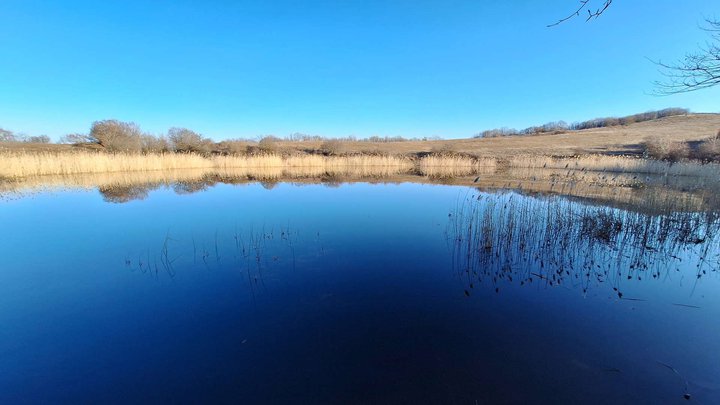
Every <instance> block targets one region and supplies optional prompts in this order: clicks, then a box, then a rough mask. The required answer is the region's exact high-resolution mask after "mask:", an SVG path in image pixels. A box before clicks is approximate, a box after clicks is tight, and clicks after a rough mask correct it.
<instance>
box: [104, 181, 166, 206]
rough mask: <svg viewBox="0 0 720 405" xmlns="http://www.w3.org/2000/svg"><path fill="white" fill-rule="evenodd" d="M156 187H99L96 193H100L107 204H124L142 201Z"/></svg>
mask: <svg viewBox="0 0 720 405" xmlns="http://www.w3.org/2000/svg"><path fill="white" fill-rule="evenodd" d="M157 187H158V186H157V185H153V186H148V185H137V186H114V187H99V188H98V191H100V194H101V195H102V197H103V200H105V201H107V202H111V203H126V202H129V201H133V200H144V199H145V198H147V196H148V193H149V192H150V190H153V189H155V188H157Z"/></svg>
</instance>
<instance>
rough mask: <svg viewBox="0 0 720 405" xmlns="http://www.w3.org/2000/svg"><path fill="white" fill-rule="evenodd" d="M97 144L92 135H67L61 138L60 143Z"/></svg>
mask: <svg viewBox="0 0 720 405" xmlns="http://www.w3.org/2000/svg"><path fill="white" fill-rule="evenodd" d="M91 142H96V141H95V139H93V138H92V137H91V136H90V135H86V134H67V135H63V136H62V137H60V140H59V141H58V143H69V144H73V145H76V144H80V143H91Z"/></svg>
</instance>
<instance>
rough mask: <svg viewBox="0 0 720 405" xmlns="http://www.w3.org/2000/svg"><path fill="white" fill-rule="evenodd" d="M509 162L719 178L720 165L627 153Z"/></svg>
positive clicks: (509, 162) (520, 158)
mask: <svg viewBox="0 0 720 405" xmlns="http://www.w3.org/2000/svg"><path fill="white" fill-rule="evenodd" d="M506 163H507V165H508V166H509V167H513V168H529V169H536V168H546V169H568V170H578V171H592V172H608V173H636V174H661V175H668V176H695V177H716V176H717V175H718V173H720V164H716V163H707V164H699V163H698V162H690V161H685V162H674V163H673V162H666V161H661V160H652V159H642V158H636V157H628V156H606V155H586V156H579V157H574V158H556V157H551V156H536V155H525V156H512V157H509V158H507V160H506Z"/></svg>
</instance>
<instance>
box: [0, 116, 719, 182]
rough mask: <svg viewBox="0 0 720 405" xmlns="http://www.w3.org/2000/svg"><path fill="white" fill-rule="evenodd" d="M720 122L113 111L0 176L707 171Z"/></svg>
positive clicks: (6, 152)
mask: <svg viewBox="0 0 720 405" xmlns="http://www.w3.org/2000/svg"><path fill="white" fill-rule="evenodd" d="M719 127H720V114H690V115H683V116H669V117H664V118H661V119H656V120H650V121H644V122H640V123H633V124H631V125H625V126H610V127H604V128H593V129H587V130H581V131H575V132H572V133H563V134H545V135H536V136H532V137H498V138H489V139H460V140H443V141H407V140H406V141H393V140H390V139H382V140H381V141H379V142H370V141H368V140H365V141H352V140H328V139H325V140H323V139H322V138H318V137H308V138H302V137H295V138H293V139H295V140H282V139H279V138H275V137H265V138H263V139H262V140H260V141H259V142H251V141H223V142H220V143H214V142H212V141H210V140H209V139H208V138H205V137H203V136H202V135H199V134H197V133H195V132H192V131H190V130H187V129H183V128H173V129H171V130H170V131H169V132H168V134H167V135H166V136H161V137H154V136H150V135H147V134H144V133H143V132H142V131H140V130H139V128H138V127H137V126H136V125H134V124H131V123H123V122H119V121H114V120H108V121H98V122H96V123H94V124H93V128H92V130H91V138H92V139H95V140H96V142H94V143H91V144H87V143H85V144H80V145H75V146H71V145H49V144H37V143H17V142H15V143H13V142H4V143H2V144H0V177H4V178H22V177H32V176H43V175H67V174H78V173H110V172H126V171H163V170H185V169H211V170H219V169H222V170H226V169H243V170H247V171H248V173H249V174H251V172H252V171H265V172H269V171H272V172H275V173H284V175H291V176H292V175H293V173H301V174H302V175H303V176H305V175H310V174H313V175H316V176H322V175H326V174H338V175H339V174H343V175H347V174H349V173H358V174H361V175H368V176H371V175H376V176H382V175H388V174H397V173H402V172H412V173H417V174H422V175H426V176H433V177H452V176H462V175H470V174H483V173H490V172H493V171H495V170H496V169H506V168H516V169H517V168H530V169H531V168H545V169H569V170H578V171H594V172H614V173H620V172H622V173H630V172H634V173H655V174H663V175H671V176H675V175H678V176H679V175H682V176H690V175H696V176H706V177H707V176H716V175H717V173H718V166H717V165H716V164H703V165H701V164H697V163H690V162H689V159H694V160H697V161H701V162H703V163H708V162H713V161H717V160H718V158H719V157H720V153H719V152H720V135H716V134H717V131H718V130H717V128H719ZM615 155H625V156H615ZM641 156H644V157H646V158H648V157H649V158H653V159H641V158H640V157H641ZM278 175H279V174H278Z"/></svg>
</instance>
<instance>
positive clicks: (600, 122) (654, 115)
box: [475, 108, 690, 138]
mask: <svg viewBox="0 0 720 405" xmlns="http://www.w3.org/2000/svg"><path fill="white" fill-rule="evenodd" d="M689 113H690V110H688V109H687V108H665V109H663V110H657V111H648V112H644V113H640V114H633V115H628V116H625V117H605V118H595V119H592V120H588V121H582V122H575V123H572V124H568V123H566V122H565V121H555V122H548V123H547V124H545V125H540V126H533V127H528V128H525V129H522V130H518V129H515V128H496V129H489V130H486V131H483V132H480V133H479V134H477V135H475V138H495V137H499V136H516V135H538V134H548V133H551V134H552V133H563V132H567V131H579V130H582V129H591V128H605V127H614V126H618V125H629V124H632V123H635V122H643V121H651V120H656V119H659V118H664V117H671V116H675V115H687V114H689Z"/></svg>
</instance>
